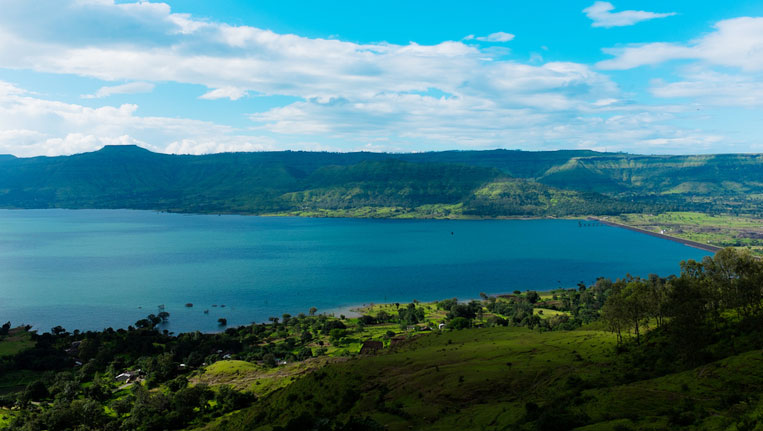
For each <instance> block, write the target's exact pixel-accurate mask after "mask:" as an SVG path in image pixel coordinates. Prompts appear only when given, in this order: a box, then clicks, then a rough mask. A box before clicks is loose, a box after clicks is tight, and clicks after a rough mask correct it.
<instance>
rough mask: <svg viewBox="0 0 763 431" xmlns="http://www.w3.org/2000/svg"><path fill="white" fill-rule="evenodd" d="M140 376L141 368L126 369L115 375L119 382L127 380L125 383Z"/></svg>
mask: <svg viewBox="0 0 763 431" xmlns="http://www.w3.org/2000/svg"><path fill="white" fill-rule="evenodd" d="M138 377H140V370H136V371H125V372H123V373H122V374H119V375H118V376H116V377H115V380H116V381H118V382H125V383H131V382H134V381H135V380H137V379H138Z"/></svg>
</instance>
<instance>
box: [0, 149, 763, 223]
mask: <svg viewBox="0 0 763 431" xmlns="http://www.w3.org/2000/svg"><path fill="white" fill-rule="evenodd" d="M762 173H763V156H761V155H717V156H636V155H628V154H613V153H596V152H593V151H544V152H525V151H508V150H494V151H445V152H432V153H419V154H386V153H362V152H361V153H320V152H299V151H283V152H256V153H222V154H212V155H205V156H185V155H166V154H157V153H152V152H149V151H147V150H145V149H142V148H139V147H135V146H107V147H104V148H103V149H102V150H99V151H96V152H92V153H85V154H76V155H73V156H62V157H34V158H15V157H10V156H5V157H0V207H3V208H132V209H151V210H160V211H176V212H198V213H242V214H296V215H344V216H377V217H390V216H405V217H464V216H476V217H502V216H565V215H583V214H597V215H607V214H621V213H627V212H662V211H665V210H700V211H703V212H725V213H744V214H752V215H760V212H761V209H760V208H761V205H760V203H761V199H763V174H762Z"/></svg>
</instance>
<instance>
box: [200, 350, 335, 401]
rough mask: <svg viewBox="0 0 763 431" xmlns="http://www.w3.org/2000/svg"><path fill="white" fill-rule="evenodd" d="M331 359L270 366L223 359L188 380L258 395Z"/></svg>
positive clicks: (271, 390)
mask: <svg viewBox="0 0 763 431" xmlns="http://www.w3.org/2000/svg"><path fill="white" fill-rule="evenodd" d="M333 361H337V359H332V358H330V357H320V358H313V359H309V360H306V361H301V362H293V363H290V364H287V365H284V366H279V367H276V368H269V367H265V366H263V365H258V364H253V363H251V362H246V361H236V360H223V361H217V362H215V363H214V364H212V365H209V366H208V367H206V368H205V369H204V370H202V371H201V372H200V373H199V374H197V375H195V376H193V377H192V378H191V379H190V382H191V383H192V384H199V383H204V384H208V385H210V386H212V387H214V386H219V385H230V386H232V387H234V388H236V389H238V390H240V391H248V392H251V393H253V394H255V395H257V396H258V397H263V396H265V395H268V394H270V393H271V392H273V391H275V390H277V389H280V388H283V387H285V386H288V385H289V384H290V383H292V381H293V380H294V379H296V378H297V377H299V376H301V375H304V374H305V373H308V372H310V371H313V370H315V369H318V368H321V367H323V366H325V365H326V364H327V363H330V362H333Z"/></svg>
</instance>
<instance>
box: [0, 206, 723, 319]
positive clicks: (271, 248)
mask: <svg viewBox="0 0 763 431" xmlns="http://www.w3.org/2000/svg"><path fill="white" fill-rule="evenodd" d="M708 254H709V253H708V252H705V251H701V250H697V249H694V248H690V247H687V246H684V245H682V244H678V243H675V242H672V241H668V240H664V239H659V238H654V237H651V236H648V235H643V234H639V233H636V232H632V231H628V230H624V229H619V228H613V227H607V226H599V227H580V226H579V223H578V221H575V220H480V221H476V220H475V221H469V220H459V221H449V220H366V219H313V218H296V217H246V216H212V215H181V214H163V213H156V212H150V211H131V210H77V211H72V210H0V321H2V322H5V321H7V320H10V321H11V322H12V323H13V324H14V325H15V324H21V323H24V324H30V325H33V326H35V327H36V328H40V329H44V330H47V329H49V328H51V327H52V326H55V325H62V326H64V327H66V328H67V329H69V330H72V329H102V328H105V327H109V326H112V327H115V328H116V327H126V326H127V325H129V324H132V323H134V322H135V321H136V320H138V319H140V318H142V317H145V316H146V315H147V314H149V313H157V312H158V308H157V307H158V305H160V304H163V305H164V306H165V309H166V311H168V312H169V313H170V315H171V317H170V323H169V324H168V325H166V327H167V329H169V330H171V331H174V332H184V331H190V330H202V331H214V330H219V327H218V325H217V319H218V318H220V317H225V318H227V320H228V323H229V325H238V324H247V323H250V322H254V321H256V322H261V321H266V320H267V318H268V317H269V316H280V315H281V314H283V313H290V314H297V313H299V312H305V313H307V311H308V309H309V308H310V307H313V306H314V307H317V308H318V309H319V312H321V311H331V310H337V309H339V308H341V307H347V306H351V305H358V304H364V303H370V302H385V301H386V302H409V301H411V300H413V299H418V300H421V301H430V300H437V299H444V298H451V297H459V298H475V297H478V295H479V293H480V292H486V293H489V294H496V293H504V292H511V291H513V290H526V289H537V290H549V289H553V288H556V287H559V286H562V287H574V286H575V284H576V283H578V282H579V281H584V282H586V283H591V282H593V281H595V279H596V278H597V277H598V276H605V277H611V278H618V277H623V276H625V274H626V273H630V274H632V275H634V276H635V275H640V276H646V275H648V274H650V273H656V274H660V275H662V276H667V275H669V274H674V273H677V272H678V271H679V262H680V261H681V260H685V259H701V258H702V257H703V256H705V255H708ZM186 303H193V304H194V306H193V307H192V308H186V307H185V305H184V304H186ZM223 304H224V305H225V307H224V308H223V307H221V305H223ZM214 305H217V307H215V306H214ZM204 310H209V313H208V314H205V313H204ZM2 322H0V323H2Z"/></svg>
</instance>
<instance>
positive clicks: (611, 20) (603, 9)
mask: <svg viewBox="0 0 763 431" xmlns="http://www.w3.org/2000/svg"><path fill="white" fill-rule="evenodd" d="M614 9H615V7H614V6H613V5H612V3H609V2H605V1H597V2H595V3H594V4H592V5H591V6H588V7H587V8H585V9H583V12H584V13H585V14H586V16H587V17H588V18H590V19H591V20H592V21H593V23H591V26H592V27H604V28H611V27H624V26H629V25H634V24H637V23H639V22H641V21H647V20H650V19H656V18H665V17H669V16H673V15H675V14H676V13H675V12H668V13H657V12H646V11H641V10H624V11H621V12H612V11H613V10H614Z"/></svg>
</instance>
